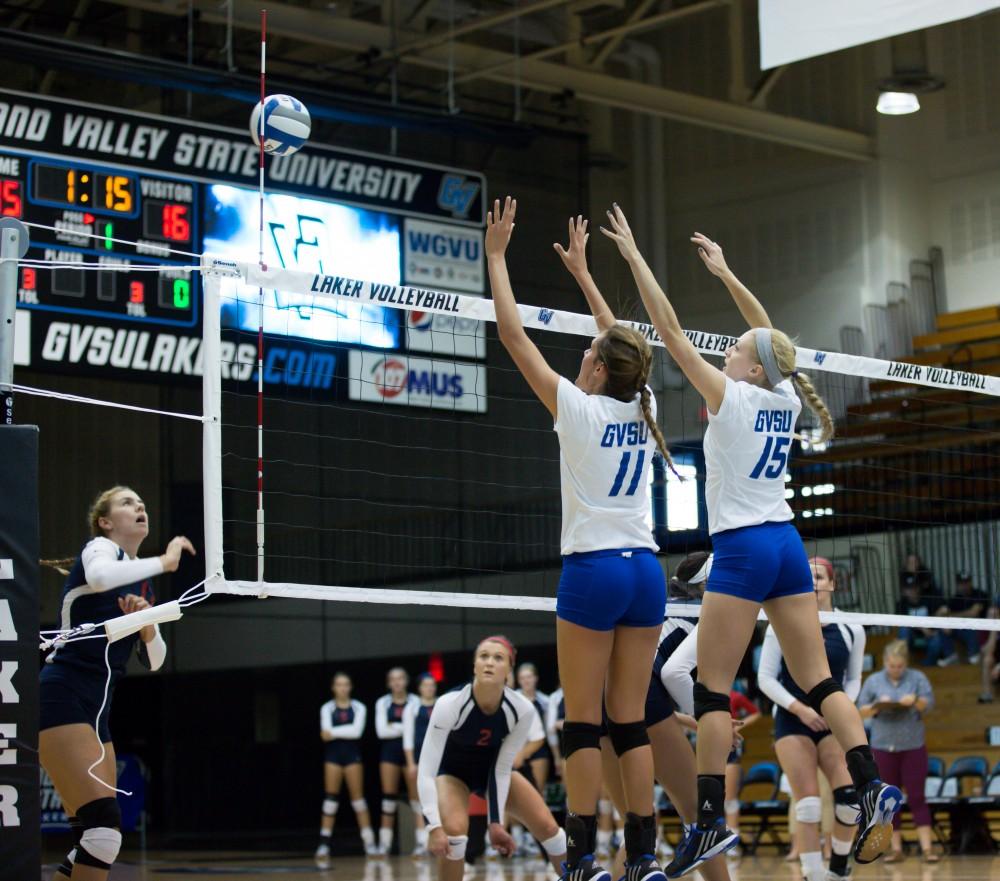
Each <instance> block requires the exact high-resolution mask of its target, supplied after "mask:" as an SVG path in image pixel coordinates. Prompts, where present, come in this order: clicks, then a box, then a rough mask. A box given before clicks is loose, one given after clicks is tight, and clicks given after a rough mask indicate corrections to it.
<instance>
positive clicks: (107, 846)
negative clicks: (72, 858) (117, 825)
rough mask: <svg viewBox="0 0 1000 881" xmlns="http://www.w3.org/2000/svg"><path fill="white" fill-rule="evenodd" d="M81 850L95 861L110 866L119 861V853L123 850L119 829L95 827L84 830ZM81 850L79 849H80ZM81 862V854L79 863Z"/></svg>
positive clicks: (78, 858) (78, 857)
mask: <svg viewBox="0 0 1000 881" xmlns="http://www.w3.org/2000/svg"><path fill="white" fill-rule="evenodd" d="M80 848H82V849H83V850H85V851H86V852H87V853H88V854H90V855H91V856H92V857H93V858H94V859H95V860H100V861H101V862H102V863H107V864H108V865H109V866H110V865H111V864H112V863H114V861H115V860H116V859H118V851H120V850H121V848H122V834H121V832H120V831H119V830H118V829H111V828H110V827H108V826H95V827H93V828H91V829H84V830H83V837H82V838H81V839H80ZM78 850H79V849H78ZM79 860H80V856H79V853H78V854H77V861H79Z"/></svg>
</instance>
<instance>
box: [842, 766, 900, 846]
mask: <svg viewBox="0 0 1000 881" xmlns="http://www.w3.org/2000/svg"><path fill="white" fill-rule="evenodd" d="M902 804H903V793H902V792H900V791H899V789H898V788H897V787H895V786H891V785H890V784H888V783H883V782H882V781H881V780H875V781H873V782H872V783H869V784H868V786H867V787H866V788H865V790H864V792H863V793H862V794H861V822H860V823H859V824H858V830H859V831H858V841H857V843H856V844H855V845H854V862H856V863H859V864H861V865H864V864H865V863H874V862H875V860H877V859H878V858H879V857H880V856H882V854H884V853H885V852H886V851H887V850H889V848H891V847H892V818H893V817H895V816H896V813H897V812H898V811H899V808H900V806H901V805H902Z"/></svg>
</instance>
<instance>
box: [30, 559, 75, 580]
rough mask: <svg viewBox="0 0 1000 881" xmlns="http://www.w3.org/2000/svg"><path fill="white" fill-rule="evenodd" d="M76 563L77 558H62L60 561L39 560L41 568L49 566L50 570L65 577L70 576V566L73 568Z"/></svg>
mask: <svg viewBox="0 0 1000 881" xmlns="http://www.w3.org/2000/svg"><path fill="white" fill-rule="evenodd" d="M75 562H76V557H61V558H60V559H58V560H39V561H38V565H39V566H47V567H48V568H49V569H55V570H56V572H58V573H59V574H60V575H62V576H63V577H65V576H67V575H69V569H68V568H67V567H68V566H72V565H73V564H74V563H75Z"/></svg>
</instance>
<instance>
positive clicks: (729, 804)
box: [722, 798, 740, 814]
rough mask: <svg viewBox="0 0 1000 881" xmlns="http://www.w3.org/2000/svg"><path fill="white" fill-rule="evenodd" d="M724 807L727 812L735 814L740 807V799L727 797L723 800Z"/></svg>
mask: <svg viewBox="0 0 1000 881" xmlns="http://www.w3.org/2000/svg"><path fill="white" fill-rule="evenodd" d="M722 807H723V810H725V812H726V813H727V814H735V813H736V812H737V811H739V809H740V800H739V799H738V798H727V799H726V800H725V802H723V805H722Z"/></svg>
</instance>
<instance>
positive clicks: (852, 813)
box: [833, 786, 861, 840]
mask: <svg viewBox="0 0 1000 881" xmlns="http://www.w3.org/2000/svg"><path fill="white" fill-rule="evenodd" d="M860 802H861V799H859V798H858V791H857V790H856V789H855V788H854V787H853V786H838V787H837V788H836V789H835V790H833V814H834V816H835V817H836V818H837V822H838V823H843V824H844V825H845V826H857V825H858V823H859V822H860V820H861V804H860ZM834 840H836V839H834Z"/></svg>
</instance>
